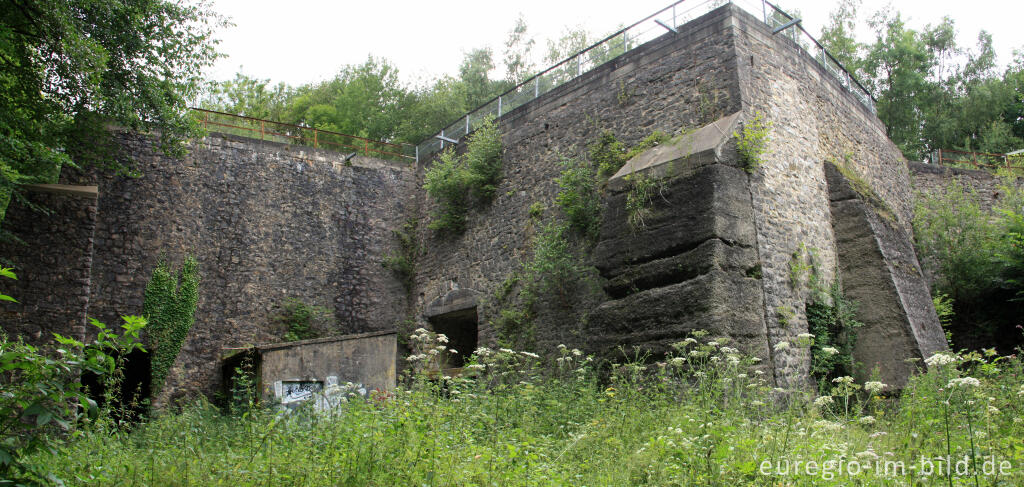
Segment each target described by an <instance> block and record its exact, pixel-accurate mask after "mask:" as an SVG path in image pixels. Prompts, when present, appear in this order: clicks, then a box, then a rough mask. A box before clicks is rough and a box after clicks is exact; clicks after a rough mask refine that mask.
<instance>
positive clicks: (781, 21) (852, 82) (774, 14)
mask: <svg viewBox="0 0 1024 487" xmlns="http://www.w3.org/2000/svg"><path fill="white" fill-rule="evenodd" d="M741 1H747V2H749V1H751V0H741ZM759 3H761V6H762V15H763V18H764V23H766V24H768V26H769V27H771V28H772V29H778V28H780V27H783V26H785V25H787V24H790V23H793V22H796V23H795V24H793V25H791V26H789V27H787V28H785V29H783V30H781V31H780V32H779V33H778V35H785V36H786V37H788V38H789V39H791V40H792V41H793V42H795V43H796V45H797V46H800V48H801V49H803V50H804V51H805V52H807V54H809V55H810V56H811V57H812V58H814V60H815V61H817V62H818V64H820V65H822V66H823V67H824V68H825V70H826V71H828V72H829V74H831V75H832V76H834V77H835V78H836V79H837V80H839V84H841V85H843V87H844V88H846V90H847V91H849V92H850V93H851V94H853V96H854V97H856V98H857V100H859V101H860V102H861V104H863V105H864V106H865V107H867V109H868V110H871V113H877V111H876V109H875V98H874V97H873V96H871V92H870V91H868V89H867V88H865V87H864V85H862V84H861V83H860V81H858V80H857V78H856V77H855V76H854V75H852V74H850V72H849V71H847V70H846V67H844V66H843V64H842V63H840V62H839V60H838V59H836V58H835V57H834V56H832V54H831V53H829V52H828V50H827V49H825V46H822V45H821V43H820V42H818V40H817V39H815V38H814V36H812V35H811V34H810V33H808V32H807V31H806V30H804V26H803V23H802V22H798V20H799V19H796V18H794V17H793V16H792V15H790V14H788V13H786V12H785V11H783V10H782V9H780V8H779V7H777V6H775V5H774V4H772V3H771V2H768V1H762V2H759Z"/></svg>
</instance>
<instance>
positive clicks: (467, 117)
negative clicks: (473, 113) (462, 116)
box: [466, 113, 469, 134]
mask: <svg viewBox="0 0 1024 487" xmlns="http://www.w3.org/2000/svg"><path fill="white" fill-rule="evenodd" d="M466 133H467V134H468V133H469V114H468V113H467V114H466Z"/></svg>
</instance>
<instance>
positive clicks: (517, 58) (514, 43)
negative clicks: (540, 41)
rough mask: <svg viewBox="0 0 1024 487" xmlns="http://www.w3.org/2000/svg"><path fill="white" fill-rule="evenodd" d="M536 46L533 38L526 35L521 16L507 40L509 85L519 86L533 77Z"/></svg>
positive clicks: (506, 52)
mask: <svg viewBox="0 0 1024 487" xmlns="http://www.w3.org/2000/svg"><path fill="white" fill-rule="evenodd" d="M534 44H536V42H534V40H533V38H532V37H528V36H527V34H526V21H525V20H523V17H522V15H520V16H519V18H517V19H516V24H515V25H514V26H513V27H512V30H510V31H509V32H508V38H507V39H506V40H505V79H506V80H507V81H508V83H509V85H511V86H515V85H518V84H519V83H522V82H523V81H526V80H527V79H528V78H529V77H530V76H533V72H534V71H535V67H534V65H533V61H532V54H533V46H534Z"/></svg>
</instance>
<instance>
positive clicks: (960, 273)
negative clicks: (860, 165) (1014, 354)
mask: <svg viewBox="0 0 1024 487" xmlns="http://www.w3.org/2000/svg"><path fill="white" fill-rule="evenodd" d="M999 192H1000V193H1001V194H1002V195H1003V196H1002V198H1001V199H1000V200H999V202H998V203H997V205H996V206H995V208H993V209H991V210H985V209H983V208H982V207H981V205H980V203H979V201H978V197H977V195H976V194H974V193H973V192H972V191H970V190H968V189H965V188H964V187H963V186H962V185H960V184H959V183H958V182H957V181H951V182H950V183H949V184H948V185H947V186H946V187H945V188H944V190H942V191H941V192H937V193H932V194H919V195H918V196H917V203H916V207H915V211H914V222H913V223H914V238H915V245H916V247H917V251H918V255H919V256H920V257H921V264H922V266H923V267H924V268H925V270H926V271H927V272H929V273H931V274H932V275H934V276H935V278H936V279H935V284H934V291H935V292H937V293H942V294H943V295H946V296H948V299H949V300H950V301H951V302H952V309H953V311H952V312H951V314H952V315H953V319H952V324H951V325H950V327H949V329H950V330H951V331H952V332H953V333H952V335H953V341H954V344H955V345H956V346H958V347H967V348H976V347H979V346H996V347H1000V348H1001V350H1004V351H1006V350H1007V348H1006V347H1012V346H1013V344H1014V343H1013V342H1008V341H1007V340H1006V339H1005V337H1006V336H1015V329H1016V327H1017V326H1018V325H1020V324H1021V321H1020V316H1021V315H1022V314H1024V307H1022V305H1021V303H1022V301H1021V299H1020V298H1021V296H1022V294H1021V293H1022V292H1024V286H1022V282H1021V277H1020V276H1021V275H1024V274H1022V271H1024V252H1022V250H1021V248H1022V247H1021V234H1022V230H1024V225H1022V218H1024V217H1022V210H1021V209H1022V208H1024V192H1022V191H1021V190H1020V189H1018V188H1017V187H1016V185H1014V184H1012V181H1009V180H1008V181H1005V184H1003V185H1002V186H1001V187H1000V188H999Z"/></svg>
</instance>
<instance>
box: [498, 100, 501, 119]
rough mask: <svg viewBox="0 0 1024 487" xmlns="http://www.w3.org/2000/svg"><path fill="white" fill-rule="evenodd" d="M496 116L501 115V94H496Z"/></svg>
mask: <svg viewBox="0 0 1024 487" xmlns="http://www.w3.org/2000/svg"><path fill="white" fill-rule="evenodd" d="M498 117H499V118H500V117H501V95H498Z"/></svg>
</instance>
